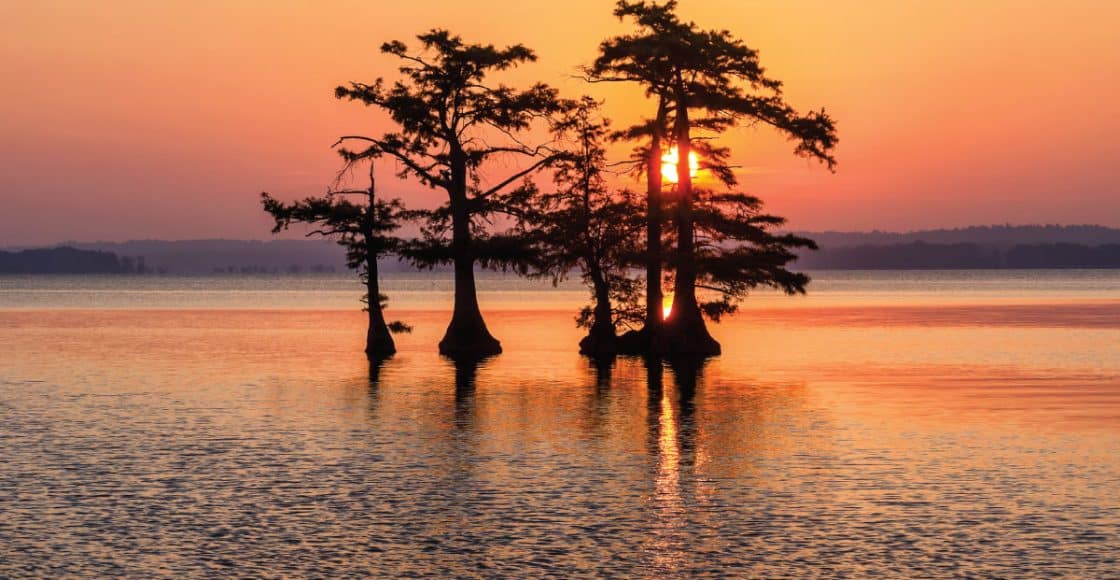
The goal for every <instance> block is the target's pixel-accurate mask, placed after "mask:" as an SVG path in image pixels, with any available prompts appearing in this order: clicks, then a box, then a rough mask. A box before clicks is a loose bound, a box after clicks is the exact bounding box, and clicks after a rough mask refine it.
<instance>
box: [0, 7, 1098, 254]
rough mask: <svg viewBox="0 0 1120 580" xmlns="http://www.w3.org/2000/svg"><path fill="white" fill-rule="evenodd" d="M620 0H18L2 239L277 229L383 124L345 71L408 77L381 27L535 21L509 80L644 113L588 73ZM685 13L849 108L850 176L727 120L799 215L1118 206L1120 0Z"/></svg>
mask: <svg viewBox="0 0 1120 580" xmlns="http://www.w3.org/2000/svg"><path fill="white" fill-rule="evenodd" d="M612 4H613V3H612V2H608V1H606V0H571V1H568V2H514V1H499V0H494V1H490V2H475V3H469V2H451V1H436V0H415V1H413V2H375V1H364V2H359V1H337V2H310V1H299V2H297V1H271V2H268V1H264V0H260V1H248V0H229V1H217V0H203V1H197V2H185V1H184V2H178V1H176V2H172V1H167V2H148V1H138V0H116V1H113V2H94V1H77V0H69V1H67V0H42V1H39V2H13V1H9V2H3V3H0V78H2V79H3V81H2V84H0V110H2V111H3V114H2V115H0V245H18V244H36V243H51V242H56V241H60V240H96V239H103V240H123V239H130V238H163V239H186V238H201V237H228V238H266V237H268V220H267V219H265V216H264V214H263V212H261V211H260V209H259V205H258V200H257V197H256V195H257V193H258V192H259V191H261V190H269V191H272V192H275V193H277V194H278V195H280V196H282V197H290V196H294V195H297V194H304V193H308V194H310V193H318V192H321V191H322V190H323V188H324V187H325V185H326V184H327V183H328V182H329V181H330V179H331V178H332V176H333V174H334V171H335V170H336V169H337V167H338V162H337V158H336V156H335V155H334V154H333V153H332V151H331V150H330V148H329V146H330V144H331V143H332V142H333V141H334V138H335V137H336V136H337V135H340V134H343V133H363V132H364V133H376V132H378V131H379V130H382V129H384V128H386V125H385V124H384V121H383V120H382V119H381V117H380V116H379V115H377V114H375V113H374V112H373V111H371V110H368V109H364V108H362V107H361V106H360V105H357V104H353V103H344V102H339V101H336V100H335V99H334V98H333V96H332V90H333V88H334V87H335V86H336V85H337V84H340V83H343V82H346V81H349V80H361V81H371V80H373V79H374V78H376V77H377V76H389V77H391V76H392V75H393V73H394V72H395V68H394V63H393V62H392V61H391V60H389V59H386V58H384V57H382V56H381V55H379V54H378V53H377V46H378V45H379V44H380V43H381V42H383V41H385V40H390V39H402V40H406V41H408V40H410V39H411V38H412V37H413V35H415V34H416V33H418V32H421V31H425V30H427V29H429V28H432V27H437V26H438V27H447V28H450V29H451V30H452V31H454V32H457V33H460V34H462V35H463V36H464V38H465V39H466V40H468V41H482V42H493V43H496V44H507V43H514V42H521V43H524V44H526V45H528V46H530V47H531V48H533V49H535V50H536V51H537V53H538V55H539V56H540V60H539V62H537V63H533V64H530V65H526V66H524V67H522V68H521V69H519V70H516V71H513V72H511V73H509V74H506V75H502V76H501V77H500V78H501V80H504V81H507V82H509V83H512V84H516V85H526V84H528V83H530V82H532V81H536V80H542V81H545V82H548V83H551V84H554V85H556V86H558V87H559V88H560V89H561V90H562V91H563V92H564V93H565V94H567V95H569V96H577V95H579V94H583V93H588V94H591V95H594V96H596V97H598V98H602V99H606V110H607V112H608V114H610V115H611V116H612V117H613V118H615V119H616V122H617V123H618V124H623V123H625V122H628V121H632V120H635V119H637V118H638V117H640V116H643V115H647V114H648V113H649V109H650V105H649V103H648V102H645V101H644V100H643V99H642V97H641V94H640V92H639V91H638V90H637V89H636V88H634V87H622V86H611V87H604V86H602V85H596V86H588V85H586V84H585V83H583V82H582V81H581V80H579V79H577V78H574V76H573V75H574V73H575V69H576V67H577V66H578V65H580V64H584V63H587V62H589V61H590V60H591V59H592V58H593V57H594V55H595V51H596V46H597V44H598V42H599V41H600V40H601V39H603V38H604V37H606V36H608V35H611V34H617V33H621V32H624V31H626V30H629V29H630V27H629V26H628V25H626V24H621V23H619V22H618V21H617V20H615V19H614V18H613V17H612V16H611V15H610V9H611V5H612ZM681 13H682V14H683V15H684V16H685V17H686V18H689V19H693V20H695V21H697V22H698V23H699V24H700V25H701V26H704V27H712V28H727V29H729V30H731V31H732V32H733V33H735V34H736V35H738V36H740V37H741V38H743V39H745V40H746V42H747V43H748V44H749V45H751V46H752V47H754V48H757V49H758V50H759V51H760V52H761V58H762V62H763V64H764V65H765V66H766V67H767V69H768V70H769V71H770V72H771V73H772V75H773V76H775V77H777V78H779V79H781V80H783V81H784V82H785V84H786V96H787V98H788V100H789V101H790V102H791V103H792V104H794V105H795V106H797V107H798V108H801V109H809V108H819V107H822V106H823V107H826V108H827V109H828V111H829V112H830V113H831V114H832V115H833V116H834V117H835V118H836V119H837V121H838V127H839V134H840V147H839V149H838V151H837V155H838V158H839V161H840V164H839V167H838V169H837V173H836V174H835V175H833V174H829V173H828V172H827V171H826V170H824V169H823V168H821V167H819V166H816V165H814V164H811V163H808V162H806V161H805V160H802V159H798V158H795V157H793V156H792V155H791V146H790V144H789V143H787V142H785V141H784V140H783V139H782V138H781V137H780V136H777V135H775V134H773V133H772V132H770V131H768V130H767V129H764V128H758V129H752V128H744V129H740V130H736V131H734V132H731V133H729V134H728V135H727V136H726V138H725V140H724V141H723V143H724V144H726V145H730V146H731V147H732V148H733V150H734V152H735V154H734V160H735V162H736V163H737V164H739V165H741V166H743V170H742V175H741V181H742V188H743V189H744V190H746V191H749V192H751V193H754V194H757V195H760V196H761V197H763V199H765V200H766V201H767V203H768V206H769V208H770V209H771V210H772V211H774V212H776V213H779V214H781V215H785V216H787V217H788V218H790V220H791V222H790V225H791V227H794V228H797V229H873V228H878V229H887V230H904V229H914V228H925V227H942V226H962V225H969V224H987V223H1004V222H1011V223H1037V222H1046V223H1103V224H1105V225H1111V226H1120V177H1117V174H1116V167H1117V166H1118V164H1120V146H1118V145H1117V144H1116V141H1115V135H1117V134H1118V133H1120V114H1117V112H1116V103H1117V102H1120V34H1118V33H1117V32H1116V23H1117V22H1120V2H1112V1H1104V0H1101V1H1092V0H1073V1H1069V2H1042V1H1037V0H1023V1H1002V0H978V1H964V0H960V1H956V0H945V1H933V0H931V1H927V2H917V1H901V0H899V1H892V0H868V1H861V2H856V1H848V2H835V1H826V0H799V1H793V2H778V1H732V0H681ZM499 169H500V168H499ZM383 183H384V188H385V189H386V190H388V189H389V185H390V184H388V183H385V182H384V181H383ZM392 186H393V189H394V190H395V191H396V192H398V193H400V194H401V195H402V196H403V197H405V198H406V200H408V201H411V202H412V203H415V204H417V205H427V204H430V203H432V202H433V201H434V200H435V199H437V197H438V196H437V194H434V193H433V192H428V191H424V190H421V189H420V188H419V187H418V186H416V185H415V184H392Z"/></svg>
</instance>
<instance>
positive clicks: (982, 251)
mask: <svg viewBox="0 0 1120 580" xmlns="http://www.w3.org/2000/svg"><path fill="white" fill-rule="evenodd" d="M1013 231H1018V232H1019V234H1020V239H1024V238H1025V239H1030V238H1033V237H1034V236H1035V235H1037V234H1039V233H1040V232H1048V233H1050V234H1052V235H1054V236H1055V237H1057V238H1077V237H1082V238H1085V237H1092V238H1100V239H1114V240H1116V241H1111V242H1107V243H1100V244H1095V243H1069V242H1056V241H1048V242H1040V243H1034V242H1017V243H1005V242H1006V240H1009V239H1012V240H1013V239H1015V238H1014V237H1013V236H1012V235H1011V234H1012V233H1013ZM931 232H932V234H936V233H937V232H941V235H940V236H938V235H931ZM947 232H953V236H956V237H967V236H969V235H976V236H977V237H987V238H988V239H989V241H987V242H980V241H957V242H930V241H929V240H918V241H914V240H910V239H908V238H909V237H910V236H925V235H931V237H942V238H951V237H953V236H950V235H949V234H948V233H947ZM996 232H998V233H996ZM978 233H980V234H990V235H989V236H983V235H978ZM805 235H807V236H809V237H811V238H814V239H818V238H819V241H820V245H821V249H820V250H819V251H816V252H802V256H801V259H800V260H799V261H798V267H801V268H809V269H817V270H820V269H837V270H845V269H847V270H857V269H858V270H889V269H900V270H915V269H965V268H967V269H983V268H991V269H1001V268H1120V230H1115V229H1110V228H1101V227H1097V226H1065V227H1060V226H1019V227H1012V228H1006V227H1003V226H995V227H985V228H966V229H961V230H932V231H930V232H912V233H906V234H899V233H882V232H879V233H875V232H872V233H860V232H854V233H836V232H818V233H807V234H805ZM901 236H906V238H903V239H907V241H905V242H877V243H870V242H867V243H861V244H853V243H852V242H853V241H855V240H859V239H867V238H881V239H890V238H893V237H901ZM991 239H995V240H998V241H991ZM74 245H75V246H78V247H76V248H75V247H71V246H69V245H68V246H62V247H57V248H49V249H30V250H22V251H15V252H12V251H8V252H4V251H0V273H8V274H12V273H17V274H33V273H55V274H87V273H89V274H95V273H101V274H105V273H129V274H132V273H174V274H301V273H315V274H321V273H332V272H345V271H347V268H346V263H345V256H344V254H343V252H342V250H341V249H340V248H339V247H338V246H337V245H335V244H332V243H323V242H319V241H305V240H276V241H270V242H258V241H242V240H194V241H181V242H167V241H142V242H125V243H120V244H109V243H104V244H74ZM380 262H381V268H382V271H385V272H406V271H411V269H412V268H411V267H410V266H409V265H408V264H406V263H404V262H402V261H400V260H398V259H396V258H386V259H383V260H381V261H380ZM442 270H446V269H444V268H437V269H436V271H442Z"/></svg>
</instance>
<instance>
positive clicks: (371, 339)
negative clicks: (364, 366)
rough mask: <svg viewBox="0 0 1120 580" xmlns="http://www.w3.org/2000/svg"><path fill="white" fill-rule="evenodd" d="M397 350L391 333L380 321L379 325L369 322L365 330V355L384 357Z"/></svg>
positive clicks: (372, 357) (373, 357)
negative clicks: (367, 328)
mask: <svg viewBox="0 0 1120 580" xmlns="http://www.w3.org/2000/svg"><path fill="white" fill-rule="evenodd" d="M396 352H397V345H396V343H395V342H393V335H392V333H390V332H389V327H388V326H386V325H385V322H384V321H382V322H381V323H380V324H379V325H378V324H377V323H371V324H370V327H369V330H368V331H367V332H366V356H368V357H369V358H371V359H375V358H381V357H386V356H389V355H392V354H394V353H396Z"/></svg>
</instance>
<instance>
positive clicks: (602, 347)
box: [579, 328, 619, 357]
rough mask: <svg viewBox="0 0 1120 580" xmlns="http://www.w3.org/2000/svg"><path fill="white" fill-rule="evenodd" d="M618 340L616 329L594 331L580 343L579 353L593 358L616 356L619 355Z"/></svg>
mask: <svg viewBox="0 0 1120 580" xmlns="http://www.w3.org/2000/svg"><path fill="white" fill-rule="evenodd" d="M618 340H619V339H618V336H616V335H615V333H614V328H608V329H606V330H598V331H597V330H595V329H592V330H591V332H590V333H588V334H587V336H585V337H583V340H580V341H579V353H580V354H582V355H587V356H592V357H596V356H614V355H616V354H618Z"/></svg>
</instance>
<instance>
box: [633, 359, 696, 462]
mask: <svg viewBox="0 0 1120 580" xmlns="http://www.w3.org/2000/svg"><path fill="white" fill-rule="evenodd" d="M708 360H709V359H708V358H707V357H676V358H672V359H669V360H665V361H663V360H662V359H659V358H655V357H650V358H647V359H646V361H645V364H646V390H647V399H646V401H647V403H646V404H647V418H648V421H649V426H650V438H651V441H652V442H653V445H652V447H653V448H655V449H657V450H658V455H659V457H660V459H661V460H662V462H663V463H664V460H665V459H667V458H666V457H665V455H666V453H667V452H671V453H670V454H671V455H672V457H671V459H673V460H674V461H675V462H676V465H675V466H674V468H675V469H676V470H679V469H680V468H681V467H690V466H691V465H692V464H693V460H694V458H695V450H696V431H697V426H696V388H697V384H698V383H699V382H700V379H701V377H702V375H703V369H704V366H705V365H706V364H707V363H708ZM665 366H668V367H669V369H670V370H671V371H672V373H673V384H672V388H671V389H666V388H665ZM667 437H669V438H671V439H672V441H668V440H667V439H666V438H667Z"/></svg>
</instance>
